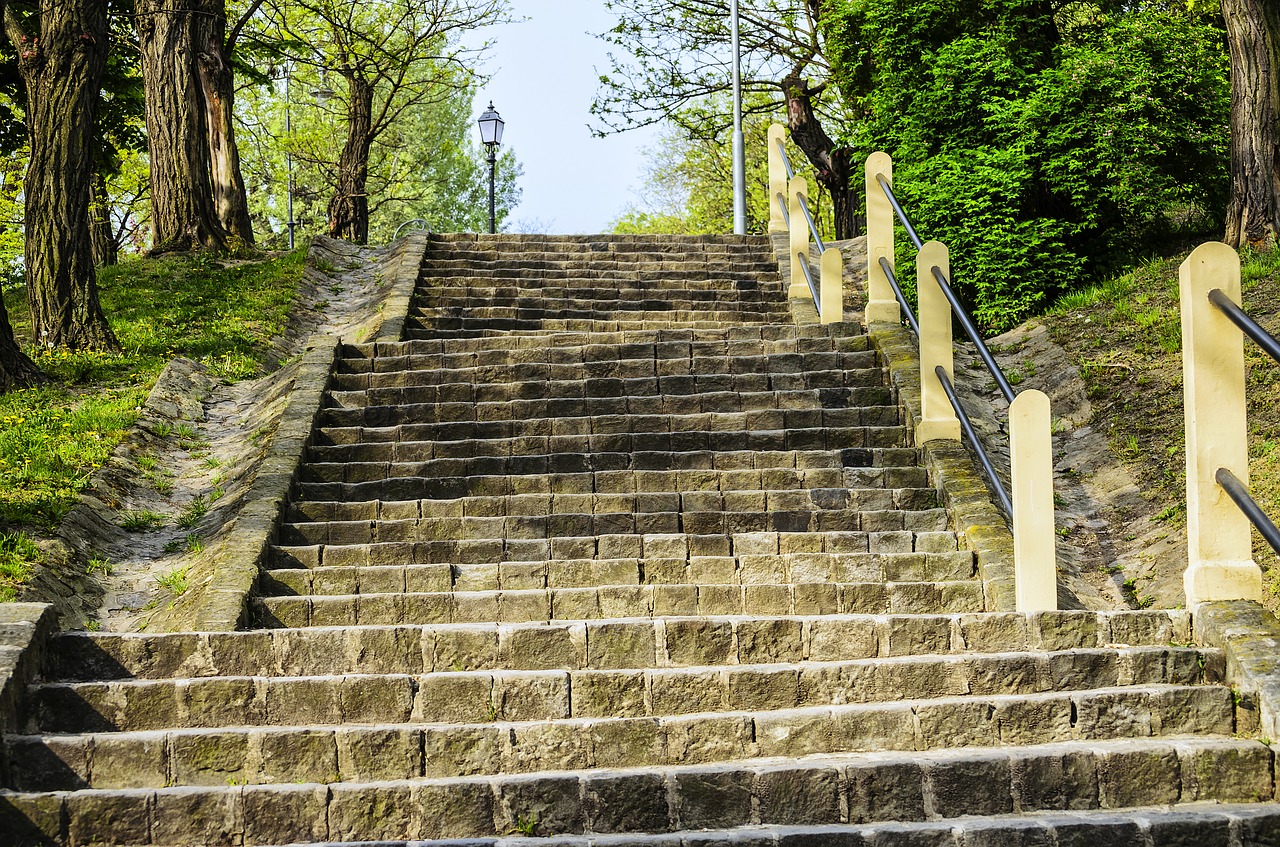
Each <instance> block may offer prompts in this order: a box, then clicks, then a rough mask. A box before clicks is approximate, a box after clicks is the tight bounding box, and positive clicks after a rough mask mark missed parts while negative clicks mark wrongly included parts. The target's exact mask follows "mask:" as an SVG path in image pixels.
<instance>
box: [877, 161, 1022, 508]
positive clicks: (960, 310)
mask: <svg viewBox="0 0 1280 847" xmlns="http://www.w3.org/2000/svg"><path fill="white" fill-rule="evenodd" d="M876 182H878V183H879V184H880V188H881V189H883V190H884V194H885V197H886V198H887V199H888V201H889V205H890V206H892V207H893V211H894V213H895V214H896V215H897V216H898V220H900V221H902V226H903V228H905V229H906V231H907V237H908V238H910V239H911V243H912V244H914V245H915V248H916V250H917V251H918V250H921V249H922V248H923V247H924V240H923V239H921V238H920V235H919V233H918V232H917V231H916V228H915V227H914V226H913V225H912V224H911V219H910V218H908V217H907V213H906V211H905V210H904V209H903V208H902V204H901V203H899V202H898V198H897V197H896V196H895V195H894V193H893V187H892V186H891V185H890V184H889V181H888V180H887V179H885V177H884V174H876ZM880 268H881V269H882V270H883V271H884V272H885V277H886V278H887V279H888V281H889V286H890V287H891V288H892V289H893V296H894V297H895V298H897V301H898V305H899V306H901V307H902V311H903V314H904V315H905V316H906V319H907V323H908V325H909V326H910V327H911V329H912V331H913V332H915V334H916V337H917V338H919V337H920V322H919V321H918V320H917V318H916V316H915V313H914V312H913V311H912V309H911V306H910V304H908V303H907V297H906V294H905V293H904V292H903V290H902V286H901V284H899V282H898V277H897V274H895V273H894V270H893V265H892V264H891V263H890V262H889V260H888V259H887V258H885V257H884V256H881V257H880ZM930 272H931V273H932V274H933V278H934V279H935V280H937V283H938V286H939V288H941V289H942V294H943V296H944V297H946V298H947V303H948V304H949V305H950V306H951V313H952V314H953V315H954V316H955V318H956V320H957V321H958V322H959V323H960V326H961V327H962V328H963V329H964V332H965V335H967V336H969V340H970V341H972V342H973V345H974V347H975V348H976V349H977V351H978V356H979V358H981V359H982V363H983V364H984V365H986V367H987V371H988V372H989V373H990V374H991V377H992V379H994V380H995V383H996V386H997V387H998V388H999V389H1000V393H1001V394H1003V395H1004V399H1005V400H1007V401H1008V402H1009V403H1012V402H1013V399H1014V396H1015V395H1014V393H1013V386H1012V385H1010V384H1009V380H1008V379H1007V378H1006V377H1005V375H1004V371H1002V370H1001V369H1000V365H999V364H998V363H997V362H996V359H995V356H993V355H991V350H990V349H989V348H988V347H987V344H986V342H985V341H984V340H983V339H982V336H981V335H980V334H979V332H978V327H977V325H976V324H974V322H973V319H972V318H970V317H969V313H968V312H967V311H966V310H965V308H964V305H963V304H961V302H960V298H959V297H957V296H956V293H955V291H953V290H952V288H951V283H950V281H949V280H948V279H947V276H946V274H944V273H943V272H942V269H941V268H939V267H938V266H937V265H934V266H933V267H932V268H930ZM935 373H936V374H937V377H938V381H939V382H940V383H942V390H943V391H944V392H945V393H946V395H947V400H949V401H950V403H951V408H952V409H954V410H955V413H956V417H957V418H958V419H959V420H960V428H961V429H962V430H963V431H964V434H965V435H966V436H968V438H969V443H970V444H972V445H973V449H974V452H975V453H977V455H978V462H979V463H980V464H981V465H982V469H983V471H985V472H986V475H987V478H988V479H989V480H990V481H991V485H992V487H993V488H994V490H995V493H996V497H997V498H998V499H999V500H1000V505H1001V506H1003V507H1004V510H1005V513H1006V514H1007V515H1009V516H1010V517H1012V516H1013V501H1012V499H1011V498H1010V496H1009V492H1008V490H1007V489H1006V488H1005V486H1004V483H1003V482H1002V481H1001V480H1000V477H999V475H998V474H997V473H996V469H995V465H994V464H993V463H992V461H991V457H990V455H988V453H987V450H986V448H985V447H983V445H982V441H981V439H979V438H978V434H977V431H976V430H975V429H974V426H973V420H972V419H971V418H970V417H969V413H968V412H966V411H965V409H964V405H963V404H962V403H961V402H960V396H959V395H958V394H957V393H956V389H955V386H954V385H953V384H952V383H951V378H950V377H949V376H948V375H947V372H946V370H945V369H944V368H942V367H941V366H939V367H938V368H937V369H936V370H935Z"/></svg>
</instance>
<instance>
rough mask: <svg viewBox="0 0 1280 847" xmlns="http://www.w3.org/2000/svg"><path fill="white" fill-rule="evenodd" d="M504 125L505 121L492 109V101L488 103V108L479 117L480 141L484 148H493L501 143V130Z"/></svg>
mask: <svg viewBox="0 0 1280 847" xmlns="http://www.w3.org/2000/svg"><path fill="white" fill-rule="evenodd" d="M505 125H506V121H504V120H503V119H502V116H501V115H499V114H498V113H497V112H496V111H494V108H493V101H489V108H488V109H486V110H485V112H484V114H482V115H481V116H480V140H481V141H483V142H484V146H486V147H494V146H496V145H498V144H501V143H502V128H503V127H504V126H505Z"/></svg>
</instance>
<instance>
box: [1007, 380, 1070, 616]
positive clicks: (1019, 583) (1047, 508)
mask: <svg viewBox="0 0 1280 847" xmlns="http://www.w3.org/2000/svg"><path fill="white" fill-rule="evenodd" d="M1009 459H1010V470H1011V474H1010V476H1011V481H1012V483H1013V496H1012V498H1011V499H1012V500H1013V571H1014V597H1015V601H1016V603H1017V610H1018V611H1019V612H1046V611H1054V610H1056V609H1057V608H1058V560H1057V551H1056V549H1055V548H1056V539H1057V536H1056V534H1055V526H1054V520H1053V436H1052V419H1051V417H1050V411H1049V398H1048V397H1047V396H1045V394H1044V392H1042V391H1036V390H1034V389H1032V390H1030V391H1024V392H1022V393H1021V394H1019V395H1018V396H1017V397H1015V398H1014V400H1013V403H1012V404H1010V406H1009Z"/></svg>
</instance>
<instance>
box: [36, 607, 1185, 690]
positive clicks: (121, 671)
mask: <svg viewBox="0 0 1280 847" xmlns="http://www.w3.org/2000/svg"><path fill="white" fill-rule="evenodd" d="M1190 639H1191V626H1190V618H1189V616H1188V614H1187V613H1186V612H1184V611H1178V610H1167V611H1153V610H1147V611H1126V612H1039V613H1034V614H1030V615H1022V614H1016V613H999V614H996V613H985V614H979V615H845V616H811V617H767V616H753V617H751V618H741V617H701V618H657V619H650V618H644V619H630V620H617V621H609V622H592V623H582V624H555V625H547V624H532V623H529V624H508V625H499V624H483V625H456V624H455V625H447V624H436V625H427V626H396V627H347V628H343V627H328V628H321V627H317V628H311V629H299V630H257V631H252V632H224V633H186V634H174V635H140V634H107V633H88V632H78V633H65V634H62V635H59V636H57V637H55V638H54V640H53V649H51V650H50V651H49V653H48V655H47V660H46V661H47V668H46V674H45V678H46V679H49V680H67V681H92V680H108V679H128V678H140V679H169V678H177V677H193V678H204V677H210V676H220V675H221V676H254V675H261V674H264V673H266V674H268V675H284V676H299V675H322V676H323V675H330V674H339V675H341V674H355V673H362V672H370V671H378V672H386V673H402V672H409V673H417V672H419V671H427V672H429V671H443V670H463V671H469V670H503V669H508V670H539V669H546V668H551V667H567V668H579V669H591V668H593V667H597V663H598V662H599V661H601V658H600V657H602V656H603V655H604V654H605V653H610V654H612V653H615V652H616V651H617V650H618V649H623V648H624V647H625V649H627V650H635V651H639V652H638V653H637V656H638V658H637V659H636V664H641V663H643V664H644V665H645V666H648V667H689V666H695V665H698V666H700V665H734V664H761V663H774V662H803V661H814V662H830V661H849V660H856V659H868V658H876V657H881V658H888V657H893V656H913V655H920V654H951V653H957V654H959V653H964V652H966V651H977V652H1007V651H1022V650H1032V651H1062V650H1073V649H1092V648H1097V647H1106V646H1108V645H1128V646H1134V647H1166V648H1167V647H1171V646H1172V645H1186V644H1188V643H1190ZM650 656H651V658H650ZM593 657H595V658H594V659H593Z"/></svg>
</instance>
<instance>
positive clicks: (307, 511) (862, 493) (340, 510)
mask: <svg viewBox="0 0 1280 847" xmlns="http://www.w3.org/2000/svg"><path fill="white" fill-rule="evenodd" d="M365 446H372V445H365ZM329 449H337V448H329ZM327 458H332V457H327ZM936 508H938V503H937V493H936V492H935V491H934V490H933V489H932V488H900V489H880V488H811V489H804V490H789V491H769V490H758V491H732V490H730V491H686V492H684V493H677V492H674V491H671V492H644V493H638V494H629V493H628V494H623V493H619V494H504V495H496V496H490V495H471V496H467V497H460V498H449V499H444V498H440V499H429V498H422V499H416V500H363V501H359V500H345V501H333V500H298V501H295V502H294V503H293V504H292V505H291V506H289V507H287V508H286V509H284V511H283V513H282V519H283V520H284V521H285V522H288V523H301V522H304V521H378V520H417V519H419V518H446V517H449V518H455V517H456V518H461V517H519V516H528V515H583V514H610V513H615V512H624V511H631V512H635V513H636V514H650V513H655V512H669V511H678V512H709V511H724V512H744V511H747V510H754V511H777V512H786V511H795V510H800V511H818V510H828V509H859V510H862V511H875V512H879V511H893V510H898V511H911V510H925V509H936Z"/></svg>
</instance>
